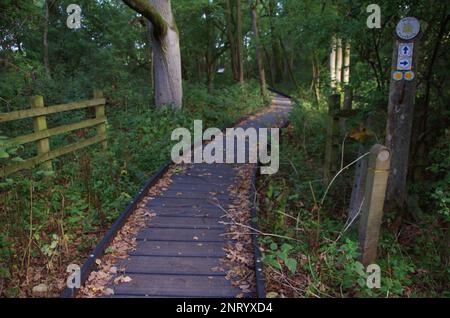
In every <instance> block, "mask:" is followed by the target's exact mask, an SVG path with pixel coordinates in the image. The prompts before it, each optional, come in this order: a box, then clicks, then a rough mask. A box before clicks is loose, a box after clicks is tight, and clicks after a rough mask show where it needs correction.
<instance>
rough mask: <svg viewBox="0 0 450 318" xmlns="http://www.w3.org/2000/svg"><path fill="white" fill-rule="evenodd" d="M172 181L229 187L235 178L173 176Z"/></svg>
mask: <svg viewBox="0 0 450 318" xmlns="http://www.w3.org/2000/svg"><path fill="white" fill-rule="evenodd" d="M172 181H173V182H176V183H177V184H189V185H191V184H199V185H204V184H207V185H210V186H211V185H212V186H219V187H228V186H230V185H232V184H233V181H234V180H233V179H229V180H222V179H220V178H217V177H212V178H206V177H194V176H186V175H185V176H176V177H172Z"/></svg>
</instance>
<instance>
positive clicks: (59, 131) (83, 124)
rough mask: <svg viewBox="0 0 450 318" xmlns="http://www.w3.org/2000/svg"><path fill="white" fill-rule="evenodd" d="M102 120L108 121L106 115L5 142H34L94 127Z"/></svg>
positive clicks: (15, 143) (13, 143)
mask: <svg viewBox="0 0 450 318" xmlns="http://www.w3.org/2000/svg"><path fill="white" fill-rule="evenodd" d="M102 122H106V117H103V118H93V119H88V120H83V121H81V122H79V123H75V124H68V125H63V126H59V127H56V128H50V129H46V130H42V131H39V132H35V133H32V134H28V135H24V136H20V137H16V138H13V139H10V140H6V142H5V144H6V145H22V144H26V143H29V142H33V141H36V140H40V139H44V138H49V137H52V136H57V135H61V134H63V133H66V132H70V131H74V130H77V129H83V128H88V127H92V126H95V125H98V124H99V123H102Z"/></svg>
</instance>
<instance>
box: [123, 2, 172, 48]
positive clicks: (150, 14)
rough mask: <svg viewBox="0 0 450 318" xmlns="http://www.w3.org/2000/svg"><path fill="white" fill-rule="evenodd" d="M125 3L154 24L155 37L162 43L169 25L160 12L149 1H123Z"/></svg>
mask: <svg viewBox="0 0 450 318" xmlns="http://www.w3.org/2000/svg"><path fill="white" fill-rule="evenodd" d="M123 2H124V3H125V4H126V5H127V6H129V7H130V8H131V9H133V10H134V11H136V12H137V13H140V14H142V15H143V16H144V17H146V18H147V19H148V20H149V21H150V22H151V23H152V25H153V36H154V37H155V39H157V40H158V41H160V42H161V40H162V38H164V37H165V36H166V34H167V28H168V24H167V22H166V21H165V20H164V18H163V17H162V16H161V15H160V14H159V12H158V11H157V10H156V9H155V8H154V7H153V6H152V5H151V4H150V3H149V2H148V1H147V0H123Z"/></svg>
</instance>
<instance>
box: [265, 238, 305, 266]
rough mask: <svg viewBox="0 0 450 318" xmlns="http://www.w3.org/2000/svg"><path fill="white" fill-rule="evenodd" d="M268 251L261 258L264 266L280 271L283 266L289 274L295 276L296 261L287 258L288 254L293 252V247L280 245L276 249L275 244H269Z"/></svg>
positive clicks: (276, 245)
mask: <svg viewBox="0 0 450 318" xmlns="http://www.w3.org/2000/svg"><path fill="white" fill-rule="evenodd" d="M269 247H270V251H267V252H266V253H265V254H264V256H263V262H265V263H266V264H268V265H270V266H272V267H274V268H276V269H278V270H281V269H283V266H282V264H284V265H285V266H286V267H287V268H288V270H289V271H290V272H291V274H295V273H296V271H297V261H296V260H295V259H294V258H291V257H289V252H290V251H292V250H293V248H294V247H293V246H292V245H290V244H287V243H284V244H283V245H281V248H280V249H279V248H278V244H277V243H275V242H272V243H270V245H269Z"/></svg>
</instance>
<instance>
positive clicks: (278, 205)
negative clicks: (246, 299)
mask: <svg viewBox="0 0 450 318" xmlns="http://www.w3.org/2000/svg"><path fill="white" fill-rule="evenodd" d="M323 118H324V114H323V113H321V112H320V111H318V110H315V109H307V108H305V107H300V106H298V105H296V107H295V108H294V112H293V113H292V115H291V124H292V125H291V126H290V127H289V128H288V129H287V130H286V131H284V132H283V134H282V140H281V149H282V151H281V152H280V156H281V157H280V171H279V173H278V174H275V175H272V176H270V177H263V176H261V178H260V185H259V187H261V188H262V190H261V193H262V195H261V196H260V200H259V211H260V213H259V217H258V223H259V225H260V227H262V230H263V231H264V232H266V233H272V234H274V235H275V236H274V237H263V238H261V239H260V242H261V244H262V246H263V247H264V251H263V260H264V263H265V265H266V266H268V267H271V268H274V269H275V270H276V271H278V272H280V271H281V272H284V273H285V275H288V276H291V277H292V278H291V281H290V284H291V285H292V286H294V287H293V289H292V290H289V288H287V289H286V286H283V290H284V292H285V293H286V294H285V295H284V296H290V297H305V296H306V297H317V296H319V297H430V296H444V297H445V295H446V294H445V290H446V289H447V288H448V278H449V277H450V276H449V270H448V266H447V260H446V257H447V255H448V246H447V245H446V244H447V243H443V242H448V240H447V239H446V232H445V229H444V228H439V224H442V223H440V222H441V219H440V218H441V217H444V216H445V215H446V212H447V211H448V210H447V207H448V192H447V193H446V192H445V191H442V192H441V190H443V189H448V186H446V185H445V182H447V181H442V179H438V180H440V181H437V182H436V183H434V184H433V185H432V189H436V192H431V193H429V194H428V200H430V202H432V204H433V206H434V210H430V211H427V213H426V214H425V215H424V216H423V219H422V220H421V222H420V223H416V224H413V225H412V226H405V227H404V228H403V233H400V234H396V233H395V232H393V231H392V229H390V227H389V225H390V223H391V222H394V220H389V219H387V221H386V222H384V223H383V226H382V232H381V239H380V244H379V250H378V260H377V264H378V265H379V266H380V269H381V288H380V289H377V288H374V289H370V288H368V286H367V278H368V277H369V276H368V275H369V274H370V273H367V272H366V268H364V267H363V265H362V264H361V263H360V262H359V251H358V243H357V242H358V239H357V228H358V226H357V225H356V226H353V227H351V228H350V229H349V230H347V231H346V232H343V229H344V228H345V223H346V216H347V207H348V201H346V200H345V197H346V196H347V197H349V196H350V190H351V186H352V181H353V175H354V174H353V171H349V172H345V173H344V174H343V175H342V176H341V177H340V180H337V181H336V182H337V184H338V185H335V186H333V187H332V188H331V192H330V194H329V195H328V198H327V200H326V201H325V205H324V206H322V207H319V205H318V203H317V202H318V200H319V198H320V196H321V194H322V193H323V191H324V185H323V184H322V182H321V172H322V170H321V162H322V158H323V156H324V154H323V148H324V147H323V144H324V140H323V133H317V132H322V131H323V129H324V126H325V121H324V120H323ZM351 143H352V142H351V141H349V145H347V147H349V148H348V149H347V148H346V149H347V150H346V152H350V153H352V156H353V158H354V156H356V155H357V154H356V149H355V148H354V147H353V148H352V144H351ZM353 143H356V142H353ZM442 146H443V147H447V143H446V141H442ZM349 149H351V150H349ZM445 149H447V148H445ZM430 156H431V157H432V158H433V160H434V162H435V163H434V164H433V165H432V166H431V167H430V169H432V170H433V171H434V172H433V173H436V174H440V175H442V176H446V175H447V173H448V169H446V168H444V167H447V166H446V165H447V163H446V160H448V152H446V151H443V149H440V150H436V151H435V152H433V153H432V154H430ZM444 157H445V158H444ZM351 158H352V157H350V158H349V159H348V160H353V159H351ZM316 180H317V182H316ZM439 189H441V190H439ZM283 198H285V199H283ZM347 200H348V199H347ZM436 212H437V213H436ZM438 213H440V214H438ZM283 237H287V238H283ZM289 259H292V260H293V261H295V263H294V262H293V261H289ZM289 265H292V266H289ZM272 275H274V274H271V275H270V276H272ZM273 284H275V286H276V283H275V282H270V286H273ZM294 288H296V289H294ZM268 292H276V293H279V291H278V290H277V289H276V288H274V289H271V290H268ZM447 296H448V295H447Z"/></svg>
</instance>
